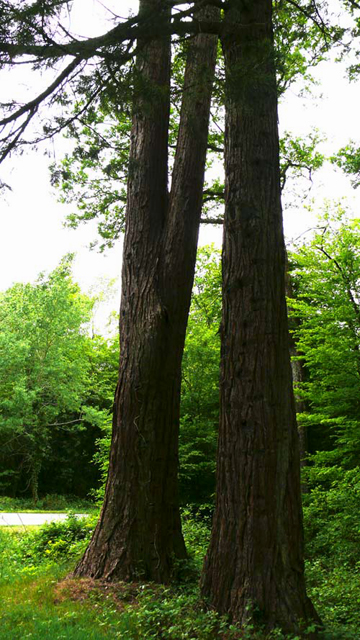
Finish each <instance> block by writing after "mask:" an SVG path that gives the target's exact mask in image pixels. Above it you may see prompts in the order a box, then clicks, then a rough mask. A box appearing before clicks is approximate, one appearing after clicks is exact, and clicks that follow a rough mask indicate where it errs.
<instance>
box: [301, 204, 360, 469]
mask: <svg viewBox="0 0 360 640" xmlns="http://www.w3.org/2000/svg"><path fill="white" fill-rule="evenodd" d="M359 229H360V225H359V221H357V220H355V219H350V218H349V217H348V216H347V214H346V212H345V211H344V210H343V209H342V208H341V207H337V208H335V209H334V210H332V209H331V207H330V206H328V207H327V210H326V211H325V214H324V216H323V218H322V219H320V221H319V227H318V230H317V231H316V232H315V233H314V235H313V237H312V238H311V239H310V240H309V241H308V243H306V244H304V245H303V246H300V247H299V248H298V249H297V251H296V253H295V252H294V253H293V254H291V256H290V260H291V261H292V263H293V271H292V277H293V283H294V291H295V300H291V314H292V315H294V316H295V317H296V318H297V319H298V324H297V328H296V329H295V332H294V335H295V340H296V344H297V350H298V353H299V354H301V355H300V357H301V359H302V361H303V363H304V364H305V367H306V370H307V372H308V377H307V380H306V382H305V383H304V384H303V388H302V395H303V397H304V399H305V400H306V401H307V402H308V404H309V406H310V411H309V412H308V413H305V414H303V415H301V416H300V421H302V422H303V423H304V424H305V426H307V427H308V431H309V437H310V449H311V451H314V450H316V449H329V450H331V449H333V448H334V441H335V442H336V446H337V449H338V452H339V456H340V457H341V464H342V465H344V466H345V467H347V468H349V467H354V466H357V465H359V463H360V457H359V438H360V422H359V397H360V396H359V391H360V386H359V385H360V376H359V373H360V360H359V347H358V344H359V335H360V306H359V293H358V292H359V291H360V239H359V237H360V236H359ZM320 443H321V445H320Z"/></svg>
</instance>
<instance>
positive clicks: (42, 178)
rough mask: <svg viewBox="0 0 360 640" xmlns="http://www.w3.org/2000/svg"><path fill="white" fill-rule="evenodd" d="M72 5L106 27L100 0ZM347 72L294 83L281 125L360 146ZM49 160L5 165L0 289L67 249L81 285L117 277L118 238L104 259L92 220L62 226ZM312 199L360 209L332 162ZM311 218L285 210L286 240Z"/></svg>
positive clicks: (85, 20) (356, 94)
mask: <svg viewBox="0 0 360 640" xmlns="http://www.w3.org/2000/svg"><path fill="white" fill-rule="evenodd" d="M104 1H105V4H106V5H107V6H108V7H109V6H110V7H113V8H114V10H115V7H118V6H119V1H118V0H112V1H111V2H110V1H109V0H104ZM136 4H137V3H135V2H132V1H131V0H127V1H126V0H121V12H122V16H124V17H126V15H127V13H128V9H129V8H131V7H132V8H133V10H134V11H136ZM74 7H75V10H74V13H73V14H72V18H71V22H70V23H69V25H68V26H69V27H71V28H72V29H73V30H76V31H77V33H79V34H80V35H82V34H87V35H95V34H96V33H98V32H99V30H100V31H101V32H103V31H104V25H103V23H101V20H100V12H101V7H100V5H99V2H98V0H75V3H74ZM110 17H111V16H110ZM344 73H345V67H344V65H339V64H335V63H330V62H326V63H322V64H321V65H320V66H319V67H318V68H317V70H316V72H315V75H316V77H317V78H318V80H319V81H320V82H321V87H318V88H317V89H316V93H320V92H321V93H322V94H323V97H322V99H321V100H320V99H318V100H316V99H310V98H306V99H303V98H299V97H298V96H297V95H296V88H294V89H291V90H290V91H289V92H288V94H287V96H286V99H285V100H284V101H283V103H282V104H281V105H280V128H281V130H290V131H292V132H293V133H294V134H296V135H301V134H306V133H307V132H309V131H310V130H311V129H312V128H313V127H317V128H318V129H319V130H320V131H321V132H323V133H324V134H325V135H326V136H327V138H328V143H327V144H326V145H324V151H325V152H326V153H329V154H331V153H334V152H335V151H337V150H338V149H339V148H340V147H341V146H343V145H345V144H346V143H347V142H348V140H349V139H350V138H353V139H355V140H358V141H359V144H360V130H359V129H360V125H359V105H360V82H357V83H354V84H349V82H348V80H347V79H346V78H345V77H344ZM8 80H9V84H8V86H7V87H5V91H7V92H9V90H10V88H11V90H13V89H14V86H15V76H11V82H10V76H8ZM16 82H18V80H16ZM2 88H3V85H2ZM0 100H1V98H0ZM63 145H64V142H61V143H60V144H59V143H56V142H55V144H54V145H53V146H52V147H50V152H51V153H54V154H55V157H58V158H59V157H61V155H62V153H61V149H62V148H63ZM48 164H49V159H48V157H46V156H45V155H44V149H42V148H40V149H39V150H38V152H37V153H29V154H27V155H23V156H22V157H14V158H13V159H11V161H9V162H8V163H7V165H6V166H5V167H4V171H2V178H3V179H5V180H7V181H8V182H10V184H11V185H12V188H13V191H12V192H7V194H6V196H5V198H4V200H3V201H2V202H1V204H0V289H5V288H7V287H9V286H10V285H11V284H12V283H13V282H17V281H32V280H34V279H35V278H36V276H37V275H38V273H39V272H40V271H43V270H46V271H49V270H51V269H53V268H54V267H55V266H56V265H57V264H58V263H59V261H60V259H61V257H62V256H63V255H64V254H65V253H67V252H69V251H71V252H73V251H76V252H77V259H76V264H75V270H74V274H75V278H76V279H77V280H78V281H79V283H80V285H81V286H82V288H83V289H84V290H87V289H88V288H89V287H90V286H92V285H93V284H94V283H96V280H97V279H98V278H101V277H104V276H108V277H111V278H114V277H118V276H119V275H120V269H121V241H119V242H118V243H117V245H116V247H115V248H114V249H113V250H111V251H109V252H108V253H107V255H106V256H105V257H104V256H103V255H99V254H97V253H95V252H94V251H92V252H89V251H88V249H87V246H88V244H89V242H90V241H91V240H93V239H94V238H95V235H96V233H95V227H94V226H92V227H91V225H90V226H89V225H83V226H82V227H81V228H80V229H78V230H76V231H72V230H66V229H64V228H63V226H62V223H63V221H64V218H65V215H66V213H69V212H71V211H72V210H73V207H71V206H67V205H62V204H59V203H57V200H56V198H57V194H56V192H54V191H53V190H52V189H51V187H50V184H49V172H48ZM311 197H313V198H315V203H316V204H315V208H318V207H320V206H321V202H322V200H323V199H324V198H330V199H342V198H344V197H347V198H348V199H349V205H350V206H351V208H353V209H354V212H356V209H358V210H359V212H360V206H359V205H360V193H359V194H358V193H357V192H354V191H353V189H352V188H351V187H350V182H349V179H348V178H346V177H344V176H343V175H342V173H341V171H340V170H336V169H334V168H333V167H331V166H327V167H326V168H324V169H322V170H321V171H320V172H319V173H318V174H317V175H316V176H315V177H314V184H313V187H312V190H311ZM313 224H314V216H312V217H311V216H310V215H309V214H308V213H307V212H305V211H304V209H303V208H299V209H297V210H291V211H288V212H285V231H286V235H287V237H288V238H294V237H296V236H298V235H300V234H301V233H302V232H303V231H304V230H305V229H307V228H309V227H310V226H312V225H313ZM211 241H214V242H216V244H218V245H220V244H221V231H220V230H219V229H218V230H216V231H213V230H211V229H210V228H209V227H207V228H205V229H204V230H203V231H202V232H201V243H202V244H205V243H208V242H211ZM117 305H118V300H117V301H116V302H115V303H114V306H115V307H117Z"/></svg>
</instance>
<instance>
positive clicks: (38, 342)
mask: <svg viewBox="0 0 360 640" xmlns="http://www.w3.org/2000/svg"><path fill="white" fill-rule="evenodd" d="M91 308H92V301H91V299H89V298H88V297H86V296H85V295H83V294H81V292H80V289H79V287H78V285H77V284H75V283H74V282H73V280H72V278H71V257H67V258H65V259H64V260H63V261H62V262H61V264H60V266H59V267H57V268H56V269H55V270H54V271H53V272H52V273H50V274H49V275H46V274H42V275H40V277H39V278H38V280H37V281H36V283H35V284H34V285H31V284H25V285H24V284H16V285H14V286H13V287H11V288H10V289H8V290H7V291H5V292H4V293H1V294H0V328H1V330H0V437H1V451H2V455H6V456H7V457H9V456H10V457H11V456H12V457H13V458H14V461H16V464H15V466H14V468H13V472H12V473H13V474H14V475H15V476H16V475H18V473H19V470H21V471H22V473H23V475H24V476H25V478H26V480H27V483H28V485H29V486H30V488H31V492H32V496H33V499H34V501H35V502H36V501H37V499H38V481H39V474H40V472H41V469H42V467H43V465H44V463H45V462H46V460H47V458H48V457H49V456H50V455H51V453H52V452H51V439H52V437H53V434H54V431H55V430H56V429H59V428H60V429H61V430H63V432H64V433H69V434H70V433H74V432H77V431H78V430H80V429H81V428H82V417H81V412H82V407H83V405H84V404H85V401H86V397H87V393H88V376H89V361H88V358H87V357H86V354H87V350H88V337H87V331H88V326H89V324H88V323H89V320H90V315H91ZM6 473H8V472H6Z"/></svg>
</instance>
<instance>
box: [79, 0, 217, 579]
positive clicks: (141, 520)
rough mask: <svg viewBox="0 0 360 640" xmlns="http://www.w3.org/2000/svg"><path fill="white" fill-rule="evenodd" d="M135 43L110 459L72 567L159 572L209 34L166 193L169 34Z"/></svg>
mask: <svg viewBox="0 0 360 640" xmlns="http://www.w3.org/2000/svg"><path fill="white" fill-rule="evenodd" d="M149 8H151V9H152V10H154V8H157V9H158V19H159V21H163V22H164V24H166V22H167V21H168V20H169V11H168V9H167V6H166V5H165V9H164V3H162V2H159V0H143V1H142V2H141V3H140V13H141V11H146V10H149ZM203 11H204V10H203ZM206 12H209V14H210V15H215V16H216V15H217V10H216V9H215V10H214V9H213V8H210V9H207V10H206ZM138 47H139V54H138V57H137V72H138V93H137V95H136V97H135V102H134V116H133V127H132V134H131V135H132V146H131V151H130V171H129V180H128V203H127V214H126V233H125V243H124V254H123V255H124V263H123V275H122V298H121V308H120V336H121V344H120V372H119V383H118V387H117V392H116V396H115V405H114V419H113V437H112V446H111V455H110V467H109V475H108V481H107V487H106V492H105V500H104V505H103V508H102V512H101V516H100V520H99V523H98V525H97V527H96V530H95V532H94V535H93V538H92V541H91V543H90V545H89V547H88V549H87V551H86V553H85V556H84V557H83V559H82V560H81V561H80V563H79V565H78V566H77V568H76V571H75V573H76V575H91V576H94V577H105V578H107V579H109V578H112V579H114V578H116V579H131V578H134V577H136V576H138V575H139V574H141V575H143V576H145V577H146V578H148V579H151V580H155V581H168V580H169V579H170V576H171V573H172V565H173V560H174V558H184V557H185V555H186V551H185V545H184V541H183V538H182V533H181V524H180V514H179V507H178V487H177V469H178V430H179V403H180V386H181V358H182V352H183V347H184V340H185V331H186V323H187V316H188V311H189V306H190V297H191V289H192V284H193V277H194V267H195V259H196V248H197V238H198V229H199V223H200V213H201V205H202V190H203V180H204V169H205V159H206V148H207V132H208V122H209V109H210V99H211V87H212V80H213V75H214V69H215V61H216V50H217V37H216V36H209V35H199V36H196V38H195V40H194V41H193V43H192V44H190V45H189V51H188V58H187V65H186V73H185V79H184V95H183V104H182V111H181V121H180V128H179V134H178V143H177V151H176V156H175V164H174V170H173V176H172V186H171V192H170V194H168V190H167V179H168V122H169V110H170V101H169V84H170V40H169V39H165V38H161V39H156V38H155V39H153V40H151V41H150V42H149V41H147V40H145V41H141V40H139V42H138Z"/></svg>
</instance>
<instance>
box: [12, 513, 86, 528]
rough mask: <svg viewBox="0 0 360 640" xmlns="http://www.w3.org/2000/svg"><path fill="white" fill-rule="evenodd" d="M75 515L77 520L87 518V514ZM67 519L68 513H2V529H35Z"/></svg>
mask: <svg viewBox="0 0 360 640" xmlns="http://www.w3.org/2000/svg"><path fill="white" fill-rule="evenodd" d="M75 515H76V517H77V518H85V517H86V515H87V514H86V513H76V514H75ZM66 518H67V514H66V513H0V527H21V526H23V527H33V526H36V525H41V524H45V522H54V521H55V520H65V519H66Z"/></svg>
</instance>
